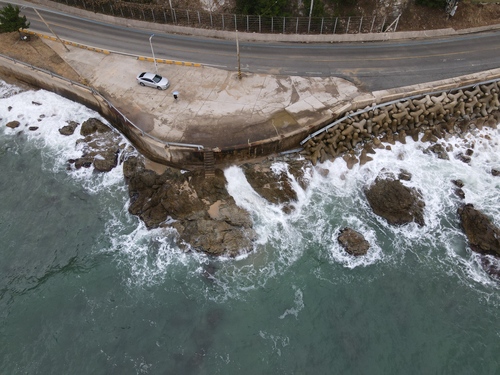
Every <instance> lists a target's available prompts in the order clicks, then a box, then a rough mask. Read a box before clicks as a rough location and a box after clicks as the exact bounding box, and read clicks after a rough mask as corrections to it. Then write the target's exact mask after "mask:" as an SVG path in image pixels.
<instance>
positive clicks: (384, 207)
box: [365, 176, 425, 226]
mask: <svg viewBox="0 0 500 375" xmlns="http://www.w3.org/2000/svg"><path fill="white" fill-rule="evenodd" d="M365 196H366V198H367V199H368V203H369V204H370V206H371V208H372V210H373V212H374V213H375V214H376V215H378V216H381V217H383V218H384V219H386V220H387V222H388V223H389V224H393V225H403V224H407V223H411V222H415V223H417V224H418V225H420V226H423V225H425V222H424V207H425V203H424V202H423V200H422V198H421V194H420V192H419V191H417V190H416V189H413V188H409V187H407V186H405V185H403V184H402V183H401V181H400V180H397V179H395V178H394V177H393V176H386V177H381V176H379V177H377V179H376V180H375V182H374V183H373V184H372V185H371V186H369V187H368V188H366V189H365Z"/></svg>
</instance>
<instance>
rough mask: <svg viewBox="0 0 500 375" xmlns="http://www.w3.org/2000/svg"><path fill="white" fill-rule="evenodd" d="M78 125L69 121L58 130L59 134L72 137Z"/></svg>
mask: <svg viewBox="0 0 500 375" xmlns="http://www.w3.org/2000/svg"><path fill="white" fill-rule="evenodd" d="M78 125H79V124H78V123H77V122H75V121H69V122H68V125H65V126H63V127H62V128H61V129H59V133H61V134H62V135H73V133H74V132H75V130H76V128H77V127H78Z"/></svg>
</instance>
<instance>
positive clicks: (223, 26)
mask: <svg viewBox="0 0 500 375" xmlns="http://www.w3.org/2000/svg"><path fill="white" fill-rule="evenodd" d="M224 28H225V25H224V13H222V30H224Z"/></svg>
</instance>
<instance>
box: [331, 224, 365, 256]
mask: <svg viewBox="0 0 500 375" xmlns="http://www.w3.org/2000/svg"><path fill="white" fill-rule="evenodd" d="M337 239H338V241H339V242H340V244H341V245H342V247H343V248H344V250H345V251H346V252H348V253H349V254H351V255H354V256H361V255H366V253H367V252H368V249H369V248H370V244H369V243H368V241H367V240H365V238H364V237H363V235H362V234H361V233H359V232H356V231H355V230H354V229H351V228H344V229H342V230H341V231H340V235H339V236H338V238H337Z"/></svg>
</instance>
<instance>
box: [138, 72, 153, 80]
mask: <svg viewBox="0 0 500 375" xmlns="http://www.w3.org/2000/svg"><path fill="white" fill-rule="evenodd" d="M155 75H156V74H154V73H149V72H144V73H142V74H141V75H140V77H141V78H149V79H153V78H154V76H155Z"/></svg>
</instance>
